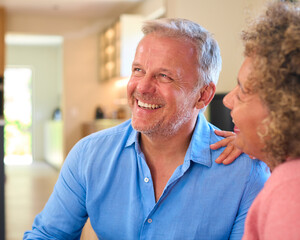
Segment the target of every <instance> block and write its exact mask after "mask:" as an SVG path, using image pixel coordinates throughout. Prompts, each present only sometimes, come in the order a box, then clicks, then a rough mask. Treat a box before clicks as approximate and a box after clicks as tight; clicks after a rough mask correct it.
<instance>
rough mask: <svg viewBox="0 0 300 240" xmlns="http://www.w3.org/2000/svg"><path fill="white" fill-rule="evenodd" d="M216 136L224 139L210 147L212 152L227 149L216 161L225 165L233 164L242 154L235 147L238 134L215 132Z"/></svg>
mask: <svg viewBox="0 0 300 240" xmlns="http://www.w3.org/2000/svg"><path fill="white" fill-rule="evenodd" d="M215 134H217V135H218V136H221V137H224V139H222V140H221V141H219V142H216V143H214V144H211V145H210V148H211V149H212V150H216V149H219V148H221V147H226V148H225V150H224V151H223V152H222V153H221V154H220V156H219V157H218V158H217V159H216V160H215V162H216V163H223V164H225V165H227V164H230V163H232V162H233V161H234V160H235V159H236V158H237V157H238V156H240V155H241V154H242V151H241V150H240V149H238V148H237V147H236V146H235V145H234V141H235V138H236V134H235V133H234V132H229V131H221V130H215Z"/></svg>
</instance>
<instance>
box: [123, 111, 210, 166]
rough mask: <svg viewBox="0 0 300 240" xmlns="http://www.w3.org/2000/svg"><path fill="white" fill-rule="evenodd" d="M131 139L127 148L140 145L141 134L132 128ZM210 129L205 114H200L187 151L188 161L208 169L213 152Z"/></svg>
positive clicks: (128, 140) (127, 143) (129, 138)
mask: <svg viewBox="0 0 300 240" xmlns="http://www.w3.org/2000/svg"><path fill="white" fill-rule="evenodd" d="M129 127H130V128H131V131H130V134H129V137H128V139H127V142H126V145H125V146H126V147H129V146H131V145H132V144H134V143H136V144H137V145H136V146H138V145H139V134H140V133H139V132H137V131H136V130H134V129H133V128H132V126H131V124H130V125H129ZM210 138H211V136H210V127H209V124H208V122H207V121H206V119H205V117H204V115H203V114H201V113H200V114H199V115H198V118H197V122H196V126H195V130H194V133H193V136H192V140H191V142H190V145H189V148H188V150H187V155H186V157H185V159H186V160H192V161H194V162H196V163H199V164H203V165H205V166H207V167H211V165H212V159H211V151H210V147H209V145H210Z"/></svg>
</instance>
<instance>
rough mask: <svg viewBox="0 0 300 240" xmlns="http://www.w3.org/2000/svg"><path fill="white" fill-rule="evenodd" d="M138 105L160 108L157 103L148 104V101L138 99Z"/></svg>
mask: <svg viewBox="0 0 300 240" xmlns="http://www.w3.org/2000/svg"><path fill="white" fill-rule="evenodd" d="M138 105H139V107H142V108H148V109H157V108H160V106H159V105H157V104H148V103H144V102H141V101H138Z"/></svg>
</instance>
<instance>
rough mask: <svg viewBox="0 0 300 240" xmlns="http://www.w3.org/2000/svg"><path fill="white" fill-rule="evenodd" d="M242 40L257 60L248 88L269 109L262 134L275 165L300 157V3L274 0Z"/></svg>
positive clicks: (269, 160) (266, 150)
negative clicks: (289, 158) (264, 130)
mask: <svg viewBox="0 0 300 240" xmlns="http://www.w3.org/2000/svg"><path fill="white" fill-rule="evenodd" d="M242 39H243V41H244V44H245V56H248V57H251V58H252V59H253V61H252V62H253V71H252V72H251V74H250V76H249V78H248V81H247V85H246V88H247V89H248V90H249V91H250V92H252V93H257V94H258V95H259V96H260V98H261V100H262V101H263V103H264V104H265V105H266V106H267V108H268V110H269V117H268V119H266V120H265V121H264V122H265V123H267V124H266V128H267V129H266V132H264V134H263V135H262V134H261V137H262V139H263V141H264V143H265V148H264V149H263V151H265V153H266V154H267V158H268V165H269V166H270V167H271V168H274V167H275V166H277V165H278V164H280V163H282V162H284V161H286V159H287V157H291V158H295V157H299V156H300V131H299V130H300V5H299V4H298V3H286V2H285V3H284V2H277V3H271V4H270V5H269V6H268V8H267V11H266V12H265V14H264V15H262V16H260V17H259V18H258V19H255V21H254V22H253V23H252V24H251V25H250V27H249V29H248V30H246V31H244V32H243V33H242Z"/></svg>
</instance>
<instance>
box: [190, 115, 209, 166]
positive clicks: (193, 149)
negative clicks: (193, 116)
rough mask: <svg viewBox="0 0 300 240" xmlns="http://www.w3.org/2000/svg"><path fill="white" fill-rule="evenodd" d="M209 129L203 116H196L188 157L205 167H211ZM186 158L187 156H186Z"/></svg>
mask: <svg viewBox="0 0 300 240" xmlns="http://www.w3.org/2000/svg"><path fill="white" fill-rule="evenodd" d="M210 134H211V129H210V127H209V124H208V122H207V121H206V119H205V117H204V115H203V114H202V113H200V114H199V115H198V119H197V123H196V127H195V130H194V133H193V136H192V140H191V143H190V146H189V148H190V151H188V152H190V156H189V159H190V160H192V161H194V162H196V163H199V164H203V165H205V166H207V167H211V165H212V156H211V151H210V146H209V145H210V139H211V136H210ZM187 157H188V156H187Z"/></svg>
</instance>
